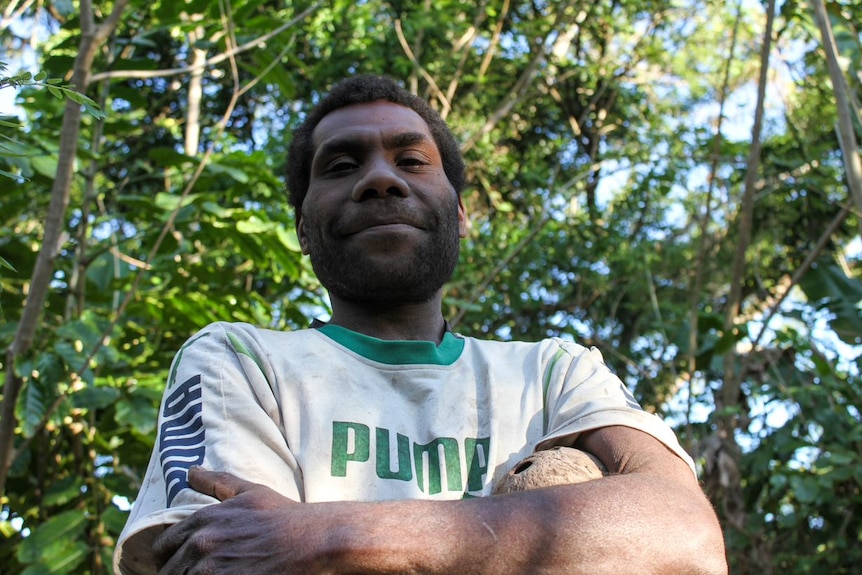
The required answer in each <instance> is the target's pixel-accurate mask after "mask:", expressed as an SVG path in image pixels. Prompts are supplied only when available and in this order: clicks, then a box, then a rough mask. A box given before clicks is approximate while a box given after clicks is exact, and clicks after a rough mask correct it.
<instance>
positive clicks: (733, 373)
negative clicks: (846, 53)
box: [715, 0, 775, 530]
mask: <svg viewBox="0 0 862 575" xmlns="http://www.w3.org/2000/svg"><path fill="white" fill-rule="evenodd" d="M774 20H775V0H769V4H768V6H767V14H766V30H765V31H764V33H763V45H762V47H761V50H760V78H759V81H758V86H757V105H756V107H755V111H754V126H753V127H752V130H751V148H750V150H749V153H748V164H747V168H746V170H747V171H746V174H745V187H744V189H743V192H742V200H741V202H740V208H739V218H738V236H737V240H736V252H735V254H734V258H733V270H732V275H731V279H730V293H729V295H728V301H727V309H726V313H725V319H724V333H725V334H730V333H732V332H733V331H734V330H735V329H736V327H735V324H736V320H737V318H738V316H739V310H740V308H741V307H742V284H743V282H744V280H745V268H746V253H747V251H748V245H749V244H750V243H751V225H752V224H751V222H752V215H753V212H754V193H755V191H756V189H757V171H758V167H759V164H760V151H761V141H760V134H761V130H762V127H763V108H764V101H765V99H766V85H767V82H768V78H769V52H770V50H771V49H772V29H773V24H774ZM744 375H745V374H743V373H741V370H739V369H738V362H737V357H736V354H735V351H734V349H730V350H728V351H727V353H726V354H725V356H724V381H723V382H722V386H721V389H720V391H719V393H718V395H717V397H716V414H717V417H716V422H717V424H718V439H719V440H720V441H721V448H720V451H719V452H717V454H718V455H723V456H724V457H723V458H722V459H721V464H720V465H717V466H716V469H715V472H716V473H718V475H719V478H720V480H719V481H718V482H717V485H718V486H719V487H720V490H721V493H722V499H723V501H722V503H723V507H724V513H725V517H726V519H727V521H728V522H729V523H730V524H731V525H733V526H734V527H735V528H737V529H740V530H742V529H744V527H745V524H746V521H745V517H746V510H745V507H744V505H743V500H742V486H741V484H740V473H739V461H740V458H741V451H740V449H739V446H738V445H737V444H736V439H735V437H734V431H735V430H736V429H737V427H738V426H739V421H740V417H739V416H740V415H741V413H742V410H746V409H747V407H746V406H745V405H744V401H742V399H743V398H742V397H741V394H742V385H741V384H742V379H743V377H744ZM728 456H729V457H728Z"/></svg>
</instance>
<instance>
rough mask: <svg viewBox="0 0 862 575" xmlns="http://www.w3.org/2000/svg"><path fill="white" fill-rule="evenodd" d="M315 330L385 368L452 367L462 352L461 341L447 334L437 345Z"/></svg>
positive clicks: (332, 327) (335, 329)
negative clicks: (399, 366)
mask: <svg viewBox="0 0 862 575" xmlns="http://www.w3.org/2000/svg"><path fill="white" fill-rule="evenodd" d="M318 331H320V333H322V334H324V335H325V336H327V337H328V338H330V339H332V340H333V341H335V342H337V343H339V344H341V345H343V346H344V347H346V348H347V349H349V350H351V351H353V352H355V353H358V354H359V355H361V356H362V357H364V358H366V359H370V360H372V361H376V362H378V363H385V364H387V365H421V364H426V365H427V364H431V365H452V364H453V363H455V360H457V359H458V357H460V355H461V352H462V351H463V350H464V340H463V339H462V338H460V337H458V336H456V335H455V334H453V333H452V332H450V331H447V332H446V333H445V334H443V341H442V342H441V343H440V345H435V344H434V342H431V341H404V340H395V341H393V340H385V339H377V338H376V337H371V336H368V335H363V334H361V333H357V332H355V331H351V330H349V329H347V328H344V327H341V326H340V325H332V324H326V325H324V326H321V327H319V328H318Z"/></svg>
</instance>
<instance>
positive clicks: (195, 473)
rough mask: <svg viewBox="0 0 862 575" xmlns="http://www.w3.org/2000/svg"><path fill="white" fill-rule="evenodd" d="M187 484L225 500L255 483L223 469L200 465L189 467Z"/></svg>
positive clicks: (246, 489)
mask: <svg viewBox="0 0 862 575" xmlns="http://www.w3.org/2000/svg"><path fill="white" fill-rule="evenodd" d="M189 485H190V486H191V487H192V489H194V490H195V491H197V492H199V493H203V494H204V495H209V496H210V497H215V498H216V499H218V500H219V501H225V500H227V499H230V498H231V497H236V496H237V495H239V494H240V493H244V492H246V491H248V490H249V489H251V488H252V487H255V486H256V485H257V484H256V483H252V482H251V481H246V480H244V479H240V478H239V477H237V476H236V475H231V474H230V473H227V472H225V471H209V470H207V469H204V468H202V467H192V468H191V469H189Z"/></svg>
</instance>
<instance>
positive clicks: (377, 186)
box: [352, 159, 410, 202]
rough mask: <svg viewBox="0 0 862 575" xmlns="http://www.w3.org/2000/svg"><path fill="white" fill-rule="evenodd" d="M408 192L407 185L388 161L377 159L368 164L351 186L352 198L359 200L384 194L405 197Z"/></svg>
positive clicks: (381, 196) (384, 195)
mask: <svg viewBox="0 0 862 575" xmlns="http://www.w3.org/2000/svg"><path fill="white" fill-rule="evenodd" d="M409 193H410V186H408V185H407V182H405V181H404V180H403V179H402V178H401V176H400V175H399V174H398V172H397V168H396V167H395V166H393V165H391V164H390V163H389V162H387V161H385V160H383V159H379V160H375V161H374V162H373V163H371V164H369V165H368V167H367V170H366V171H365V173H364V174H362V178H360V180H359V181H358V182H356V185H355V186H354V187H353V194H352V196H353V200H354V201H356V202H361V201H364V200H368V199H373V198H383V197H386V196H398V197H402V198H403V197H406V196H407V195H408V194H409Z"/></svg>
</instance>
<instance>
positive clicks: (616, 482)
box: [154, 427, 727, 575]
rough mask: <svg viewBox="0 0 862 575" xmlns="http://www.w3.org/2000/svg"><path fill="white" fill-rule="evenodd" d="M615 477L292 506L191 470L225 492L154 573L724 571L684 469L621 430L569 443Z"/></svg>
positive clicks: (256, 488) (159, 547)
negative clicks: (492, 491) (459, 494)
mask: <svg viewBox="0 0 862 575" xmlns="http://www.w3.org/2000/svg"><path fill="white" fill-rule="evenodd" d="M576 446H577V447H580V448H582V449H584V450H586V451H589V452H591V453H594V454H595V455H596V456H598V457H599V458H600V459H601V460H602V461H603V463H604V464H605V466H606V467H607V468H608V469H609V470H610V471H611V475H609V476H608V477H605V478H603V479H597V480H594V481H589V482H586V483H580V484H575V485H563V486H557V487H549V488H544V489H537V490H533V491H524V492H520V493H513V494H508V495H500V496H494V497H485V498H476V499H464V500H459V501H425V500H406V501H392V502H373V503H360V502H333V503H310V504H309V503H303V504H299V503H295V502H292V501H290V500H289V499H286V498H284V497H282V496H280V495H278V494H277V493H275V492H274V491H272V490H270V489H269V488H267V487H264V486H261V485H257V484H253V483H249V482H245V481H242V480H240V479H238V478H236V477H233V476H231V475H228V474H223V473H213V472H205V471H202V470H193V472H192V473H190V476H189V479H190V483H191V485H192V487H194V488H195V489H197V490H198V491H201V492H203V493H207V494H209V495H212V496H214V497H216V498H218V499H219V500H221V501H222V503H221V504H219V505H213V506H210V507H207V508H205V509H202V510H201V511H198V512H197V513H195V514H194V515H193V516H192V517H191V518H190V519H187V520H186V521H183V522H182V523H179V524H177V525H175V526H173V527H171V528H170V529H168V530H167V531H165V533H164V534H163V535H162V536H161V537H160V538H159V539H158V540H157V542H156V544H155V548H154V551H155V554H156V558H157V561H158V562H159V563H160V565H163V566H164V568H163V569H162V571H161V572H162V573H186V572H187V573H228V572H234V573H235V572H255V573H290V574H301V573H308V574H324V573H326V574H329V573H333V574H336V573H338V574H340V573H344V574H347V573H362V574H390V573H392V574H404V573H409V574H438V573H440V574H443V573H468V574H477V575H478V574H483V573H489V574H494V575H506V574H523V573H531V574H544V573H548V574H552V573H567V574H579V573H584V574H587V573H589V574H592V575H600V574H603V573H613V574H615V575H619V574H624V573H637V574H650V573H652V574H668V575H671V574H672V575H683V574H698V575H700V574H704V575H706V574H726V573H727V566H726V563H725V557H724V547H723V542H722V534H721V531H720V529H719V526H718V523H717V521H716V518H715V514H714V512H713V510H712V508H711V506H710V504H709V502H708V501H707V499H706V498H705V496H704V495H703V493H702V491H701V490H700V487H699V486H698V484H697V481H696V480H695V478H694V476H693V474H692V473H691V471H690V469H689V468H688V465H687V464H686V463H685V462H683V461H682V460H681V459H679V458H678V457H677V456H676V455H674V454H673V453H671V452H670V451H669V450H668V449H667V448H665V447H664V446H663V445H662V444H661V443H659V442H658V441H657V440H655V439H653V438H652V437H651V436H649V435H647V434H645V433H642V432H640V431H636V430H633V429H629V428H625V427H609V428H604V429H600V430H595V431H592V432H589V433H586V434H583V435H582V436H581V437H580V438H579V440H578V442H577V444H576Z"/></svg>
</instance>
